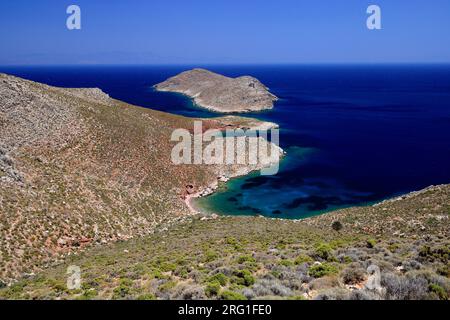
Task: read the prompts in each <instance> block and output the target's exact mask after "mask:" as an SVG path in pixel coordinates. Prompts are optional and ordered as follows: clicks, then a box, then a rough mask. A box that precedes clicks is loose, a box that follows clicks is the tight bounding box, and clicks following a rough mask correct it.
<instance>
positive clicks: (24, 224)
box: [0, 74, 272, 282]
mask: <svg viewBox="0 0 450 320" xmlns="http://www.w3.org/2000/svg"><path fill="white" fill-rule="evenodd" d="M194 120H195V119H190V118H185V117H180V116H175V115H170V114H167V113H162V112H157V111H153V110H149V109H145V108H140V107H136V106H131V105H128V104H126V103H123V102H120V101H117V100H114V99H111V98H110V97H108V96H107V95H106V94H104V93H103V92H101V91H100V90H99V89H62V88H55V87H51V86H47V85H43V84H39V83H35V82H31V81H26V80H23V79H19V78H16V77H12V76H8V75H4V74H0V279H2V280H3V281H6V282H7V281H9V280H11V279H14V278H17V277H20V276H22V275H24V274H26V273H30V272H35V271H37V270H40V269H41V268H42V267H45V266H46V265H47V264H48V263H55V262H58V261H60V260H61V259H62V258H63V257H65V256H66V255H67V254H69V253H71V252H72V251H74V250H75V251H76V250H78V249H79V248H83V247H86V246H90V245H92V244H95V243H107V242H111V241H117V240H125V239H130V238H132V237H135V236H138V235H145V234H148V233H149V232H152V231H153V229H154V228H155V226H157V225H159V224H161V223H167V222H168V221H172V220H174V219H177V218H179V217H182V216H185V215H190V214H192V212H191V211H190V210H189V207H188V206H187V204H186V201H185V200H186V196H187V195H188V194H190V193H197V192H199V191H201V190H202V189H205V188H209V187H211V186H215V185H217V181H218V178H222V177H232V176H235V175H238V174H246V173H248V172H249V171H251V170H255V169H258V168H259V167H260V166H261V163H259V164H257V165H251V166H247V165H245V164H244V165H235V166H223V165H208V166H206V165H205V166H198V165H174V164H173V163H172V161H171V151H172V148H173V146H174V142H171V134H172V132H173V130H174V129H178V128H186V129H187V130H190V131H192V129H193V121H194ZM264 125H269V126H270V125H272V124H266V123H263V122H260V121H256V120H253V119H245V118H239V117H225V118H217V119H209V120H205V121H203V127H204V130H206V129H211V128H216V129H225V128H236V127H240V128H241V127H242V128H250V127H259V126H264Z"/></svg>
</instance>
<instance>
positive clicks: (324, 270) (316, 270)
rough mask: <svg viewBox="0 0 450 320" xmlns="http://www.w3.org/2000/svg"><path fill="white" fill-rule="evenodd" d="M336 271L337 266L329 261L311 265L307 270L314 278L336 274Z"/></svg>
mask: <svg viewBox="0 0 450 320" xmlns="http://www.w3.org/2000/svg"><path fill="white" fill-rule="evenodd" d="M337 272H338V270H337V268H336V267H335V266H334V265H332V264H329V263H322V264H317V265H313V266H311V267H310V268H309V271H308V273H309V275H310V276H311V277H314V278H321V277H324V276H327V275H332V274H336V273H337Z"/></svg>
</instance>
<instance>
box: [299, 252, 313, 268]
mask: <svg viewBox="0 0 450 320" xmlns="http://www.w3.org/2000/svg"><path fill="white" fill-rule="evenodd" d="M310 262H313V259H312V258H311V257H310V256H307V255H304V254H301V255H299V256H298V257H297V258H296V259H295V260H294V263H295V264H297V265H298V264H303V263H310Z"/></svg>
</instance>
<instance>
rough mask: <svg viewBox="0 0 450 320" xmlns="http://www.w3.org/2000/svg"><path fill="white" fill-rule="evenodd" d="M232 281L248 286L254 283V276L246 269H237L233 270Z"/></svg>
mask: <svg viewBox="0 0 450 320" xmlns="http://www.w3.org/2000/svg"><path fill="white" fill-rule="evenodd" d="M233 282H235V283H236V284H239V285H243V286H246V287H248V286H251V285H253V284H254V283H255V278H254V277H253V275H252V273H251V272H250V271H248V270H247V269H244V270H237V271H235V272H234V277H233Z"/></svg>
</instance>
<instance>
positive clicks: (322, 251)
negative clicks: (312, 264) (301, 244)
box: [314, 243, 333, 260]
mask: <svg viewBox="0 0 450 320" xmlns="http://www.w3.org/2000/svg"><path fill="white" fill-rule="evenodd" d="M332 251H333V250H332V249H331V247H330V245H329V244H326V243H320V244H318V245H317V246H316V249H315V251H314V253H315V255H316V256H317V257H319V258H321V259H323V260H330V259H332V258H333V254H332Z"/></svg>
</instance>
